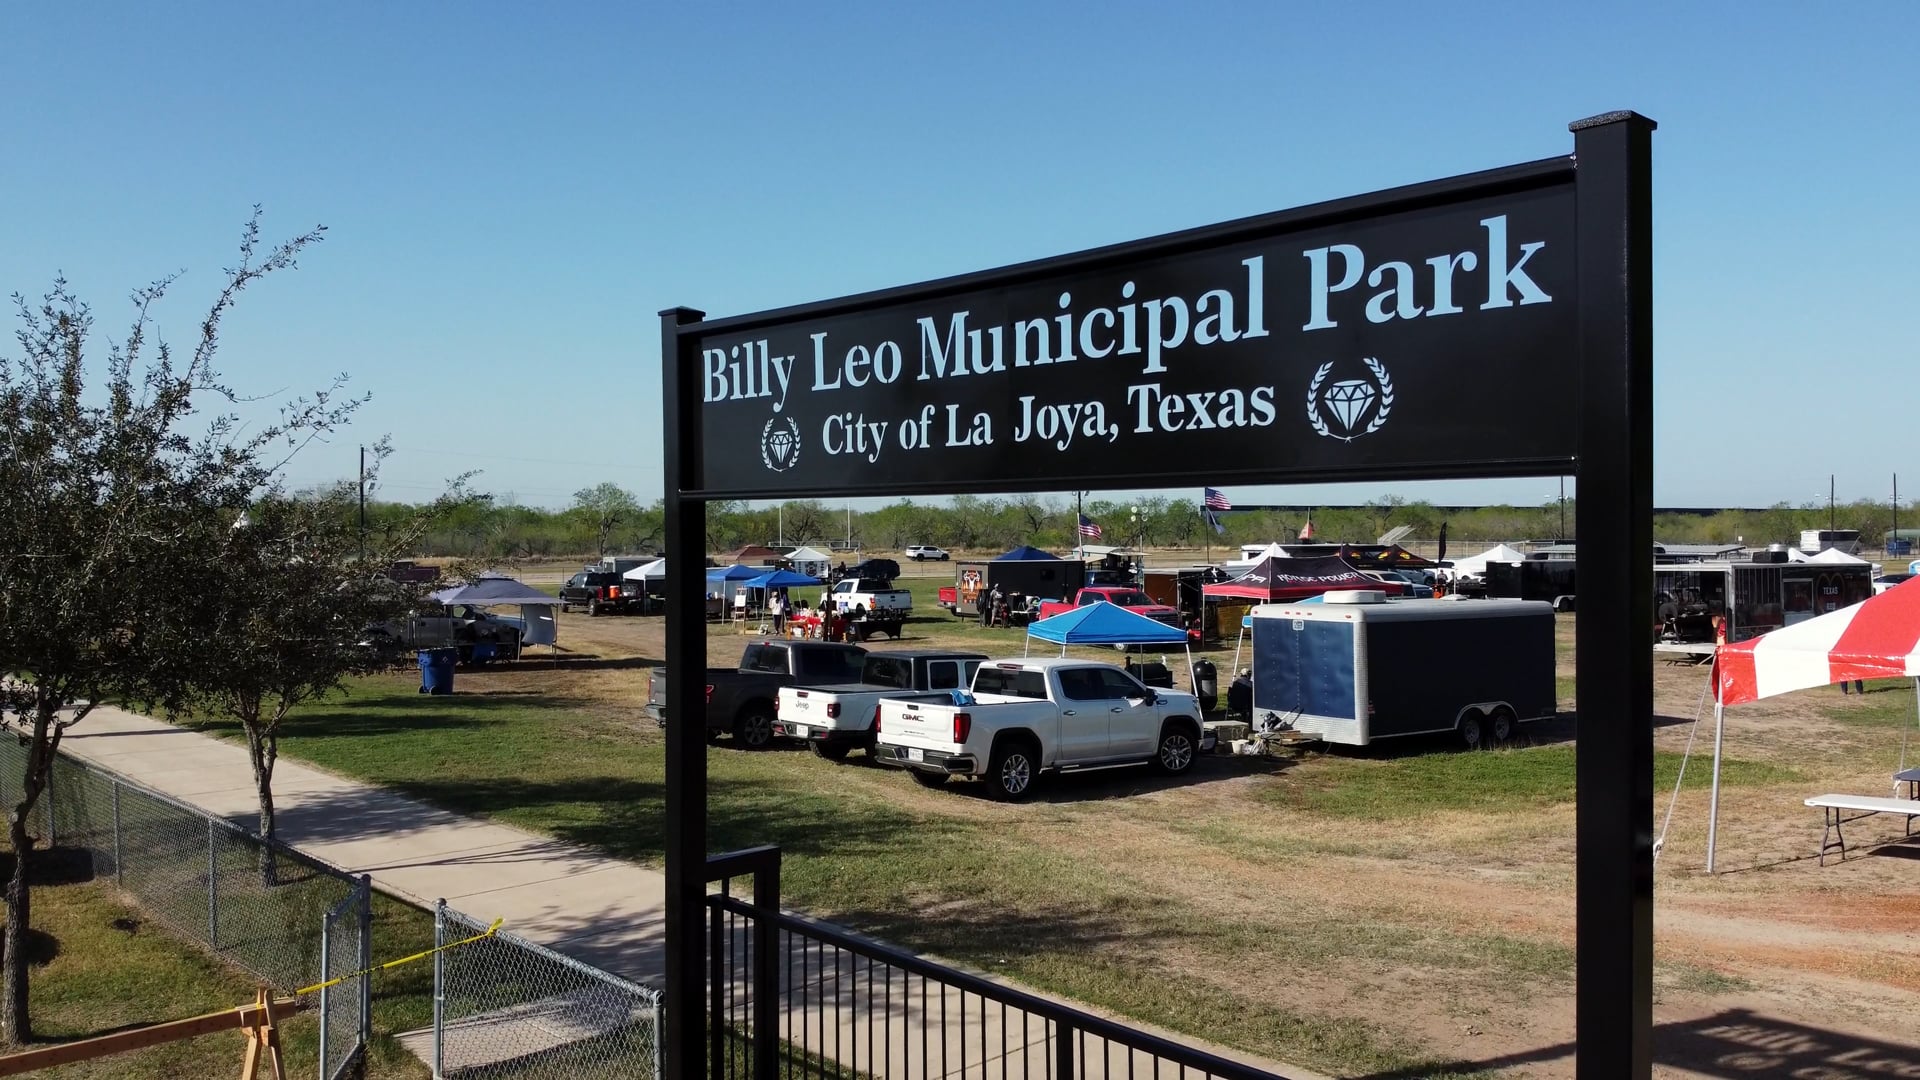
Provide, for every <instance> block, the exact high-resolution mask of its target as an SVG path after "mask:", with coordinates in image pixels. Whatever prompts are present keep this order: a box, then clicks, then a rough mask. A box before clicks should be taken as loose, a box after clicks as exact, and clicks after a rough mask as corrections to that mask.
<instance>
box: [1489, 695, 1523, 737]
mask: <svg viewBox="0 0 1920 1080" xmlns="http://www.w3.org/2000/svg"><path fill="white" fill-rule="evenodd" d="M1487 727H1488V729H1489V731H1490V732H1491V733H1492V735H1493V742H1494V745H1495V746H1504V745H1506V744H1507V743H1509V742H1511V741H1513V738H1514V736H1516V735H1518V734H1520V718H1519V717H1517V716H1515V715H1513V710H1512V709H1509V708H1507V707H1506V706H1505V705H1502V706H1500V707H1499V708H1497V709H1495V710H1493V712H1492V713H1491V714H1489V716H1488V724H1487Z"/></svg>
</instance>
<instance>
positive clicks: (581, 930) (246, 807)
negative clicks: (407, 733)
mask: <svg viewBox="0 0 1920 1080" xmlns="http://www.w3.org/2000/svg"><path fill="white" fill-rule="evenodd" d="M60 748H61V750H63V751H65V752H66V753H68V754H71V755H73V756H74V757H76V758H80V759H83V760H86V761H90V762H93V763H95V764H98V765H101V766H103V767H105V768H108V769H112V770H113V771H115V772H117V773H119V774H120V775H122V776H125V777H127V778H128V779H130V780H134V781H137V782H139V783H142V784H145V785H146V786H148V787H150V788H153V789H154V790H156V791H159V792H162V793H163V794H167V795H171V796H173V797H174V798H176V799H179V800H180V801H182V802H185V803H190V804H192V805H194V806H197V807H200V808H201V809H202V810H205V811H207V812H209V813H212V814H217V815H219V816H221V817H225V818H228V819H230V820H232V821H235V822H237V823H240V824H243V825H246V826H248V827H252V826H254V825H255V824H256V823H257V821H256V819H257V817H258V814H259V803H258V801H257V799H256V796H255V794H254V790H253V771H252V768H251V767H250V766H249V765H248V763H247V751H246V747H244V746H241V745H239V744H237V743H230V742H223V741H221V740H219V739H214V738H210V737H208V736H205V735H201V734H198V733H196V732H192V731H187V730H184V729H182V728H177V727H174V726H172V725H170V724H165V723H161V722H160V721H157V720H151V719H148V718H147V717H144V716H137V715H135V714H133V713H129V712H126V711H124V710H121V709H115V708H109V707H106V706H101V707H99V708H96V709H94V711H93V712H92V713H90V714H89V715H88V716H87V718H86V719H85V720H84V721H82V722H81V723H80V724H79V725H78V726H77V727H75V728H74V729H73V730H72V731H70V732H68V733H67V735H66V736H65V737H64V738H63V739H61V741H60ZM273 795H274V805H275V806H276V808H277V809H278V811H279V813H278V821H277V831H278V832H279V836H280V839H281V840H282V841H284V842H285V843H287V844H289V845H291V846H293V847H296V848H299V849H300V850H301V851H305V852H307V853H309V854H311V855H315V856H317V857H319V858H322V859H325V860H326V861H328V862H330V863H333V864H334V865H335V866H338V867H340V868H341V869H343V870H348V871H351V872H352V873H355V874H369V875H371V876H372V878H373V883H374V887H375V888H378V889H380V890H381V891H383V892H387V893H392V894H394V895H397V896H401V897H405V898H408V899H411V900H413V901H415V902H416V903H419V904H422V905H424V906H427V907H431V906H432V905H433V901H434V900H435V899H438V898H445V899H446V901H447V903H448V904H449V905H450V906H452V907H454V908H457V909H459V910H460V911H462V912H465V913H466V914H468V915H471V916H473V917H475V918H477V919H480V920H482V921H492V920H494V919H505V920H506V925H505V929H506V930H508V931H510V932H512V933H514V934H516V935H518V936H520V937H523V938H527V939H528V940H531V941H536V942H539V943H540V944H542V945H545V946H547V947H549V948H552V949H555V950H556V951H559V952H563V953H566V954H567V955H569V956H572V957H575V958H577V959H579V960H582V961H584V962H586V963H588V964H592V965H594V966H595V967H599V968H604V969H605V970H607V971H610V972H613V973H615V974H617V975H620V976H623V977H625V978H628V979H632V980H634V981H636V982H657V980H658V976H659V975H660V973H661V971H662V967H663V965H662V961H663V959H664V957H663V952H664V944H663V939H662V937H661V934H662V932H663V930H664V927H665V924H666V878H665V877H664V876H663V875H661V874H660V873H659V872H658V871H654V870H649V869H647V868H646V867H643V866H636V865H634V864H633V863H628V862H622V861H620V860H618V859H611V858H608V857H607V856H605V855H602V854H599V853H597V852H593V851H589V850H587V849H584V848H579V847H574V846H572V845H569V844H563V843H561V842H560V841H557V840H554V839H552V838H550V837H545V836H537V835H535V834H533V833H529V832H523V831H521V830H519V829H515V828H512V827H510V826H507V825H499V824H495V823H493V822H488V821H483V820H479V819H476V818H470V817H465V816H462V815H460V814H452V813H448V812H447V811H445V810H438V809H435V808H433V807H431V806H427V805H426V804H424V803H419V802H415V801H413V800H412V799H408V798H405V797H403V796H400V795H395V794H393V793H391V792H388V791H385V790H383V789H381V788H377V787H373V786H370V785H367V784H362V783H359V782H357V781H353V780H346V779H342V778H340V777H337V776H334V775H332V774H331V773H325V772H322V771H320V770H319V769H315V768H312V767H311V766H307V765H303V764H301V763H300V762H297V761H292V760H289V759H288V758H286V757H285V756H282V757H281V758H280V760H279V762H278V763H277V764H276V766H275V768H274V777H273Z"/></svg>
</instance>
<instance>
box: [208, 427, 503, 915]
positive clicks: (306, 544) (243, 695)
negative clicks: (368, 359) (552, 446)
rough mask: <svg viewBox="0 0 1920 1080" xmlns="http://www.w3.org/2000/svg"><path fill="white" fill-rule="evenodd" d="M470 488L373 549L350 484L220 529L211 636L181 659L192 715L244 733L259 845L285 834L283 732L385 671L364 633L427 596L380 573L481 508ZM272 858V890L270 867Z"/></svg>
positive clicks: (374, 473)
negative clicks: (302, 710) (277, 790)
mask: <svg viewBox="0 0 1920 1080" xmlns="http://www.w3.org/2000/svg"><path fill="white" fill-rule="evenodd" d="M386 453H387V449H386V446H385V444H384V442H383V443H382V444H381V445H380V446H379V447H377V448H376V453H375V459H374V464H373V466H372V468H371V469H370V474H371V477H372V479H373V480H374V482H375V483H377V481H378V470H379V463H380V461H381V460H383V459H384V458H385V456H386ZM466 480H467V477H461V478H459V479H456V480H455V481H453V483H452V484H451V486H450V487H449V490H448V491H447V493H446V494H445V495H443V496H442V497H441V498H439V499H437V500H435V501H434V502H432V503H429V504H427V505H424V506H417V507H413V508H411V511H410V513H409V514H408V516H407V517H406V519H405V520H404V522H403V523H402V524H401V525H400V526H399V527H397V528H389V529H387V530H385V531H384V533H383V535H382V536H381V537H380V538H379V541H378V542H376V543H372V544H371V546H369V540H370V539H371V538H368V537H363V536H362V535H361V533H360V529H359V527H358V523H357V521H356V519H355V516H354V513H353V511H354V510H355V508H356V505H357V502H358V498H359V492H358V491H357V490H356V489H355V488H354V487H353V486H352V485H348V484H339V485H335V486H333V487H331V488H329V489H326V490H323V491H320V492H316V493H311V494H308V495H305V496H302V497H294V498H288V497H284V496H281V495H279V494H278V493H270V494H268V495H267V496H266V497H264V498H261V499H258V500H256V501H255V502H254V503H253V504H252V505H251V506H249V507H248V508H247V509H246V511H245V512H244V513H243V514H242V515H240V516H239V517H237V518H235V520H234V521H233V523H232V525H231V526H229V527H227V528H226V529H223V530H219V534H220V535H218V536H217V538H216V539H215V541H214V544H213V545H211V546H213V547H215V548H217V550H218V551H219V555H220V557H219V558H218V559H217V560H215V561H214V562H213V564H212V565H211V566H209V567H206V568H205V569H204V570H203V573H202V576H201V578H200V580H201V582H202V587H201V589H200V592H199V603H198V605H197V608H198V610H197V612H196V618H195V623H196V625H198V626H199V627H201V628H202V630H201V632H200V634H199V635H197V637H196V639H195V641H194V642H193V647H192V648H191V649H188V650H182V651H181V652H179V653H177V654H176V657H177V658H178V659H179V660H181V661H183V662H184V663H185V670H184V671H183V672H182V674H181V676H180V679H179V681H180V682H181V683H183V684H185V685H186V686H188V687H189V688H190V689H191V697H190V701H191V703H192V704H193V705H195V706H200V707H207V708H210V709H211V710H212V711H213V712H214V713H216V714H218V715H221V716H225V717H228V718H230V719H232V720H235V721H237V722H239V724H240V727H241V730H242V731H243V732H244V733H245V734H246V737H247V757H248V761H249V763H250V765H251V766H252V772H253V783H254V790H255V793H256V795H257V798H258V803H259V822H260V827H259V832H260V835H261V836H263V837H267V838H268V839H272V838H273V837H274V836H275V835H276V832H275V822H274V805H273V770H274V764H275V762H276V761H277V760H278V759H279V754H280V725H281V722H282V721H284V720H285V719H286V717H287V714H288V712H290V711H291V710H292V709H294V708H295V707H297V706H299V705H303V704H305V703H307V702H310V701H314V700H318V699H320V698H324V697H326V696H327V695H328V694H331V693H333V692H334V691H336V690H339V689H340V687H341V686H342V684H343V683H344V681H345V680H346V678H347V676H349V675H353V674H356V673H362V672H366V671H370V670H372V669H373V668H374V666H375V665H376V664H377V663H378V662H379V660H380V658H378V657H376V656H375V655H373V653H372V652H371V651H370V650H369V649H367V648H364V647H362V645H361V644H360V642H361V639H362V637H363V631H364V630H365V629H366V628H367V627H368V626H370V625H372V624H376V623H379V622H383V621H385V620H387V619H390V618H394V617H398V616H400V615H403V614H404V613H406V612H407V611H409V610H411V609H413V608H414V607H415V606H416V605H417V604H419V603H420V602H421V601H422V600H424V599H425V597H424V595H423V594H424V592H425V590H426V588H427V586H424V585H415V584H402V583H399V582H395V581H392V580H390V579H389V578H388V577H387V576H386V575H385V574H384V573H383V571H384V570H385V568H387V567H388V566H390V565H392V563H393V562H394V561H395V560H397V559H399V558H400V557H402V556H404V555H406V554H408V553H409V552H411V551H412V550H413V548H414V547H415V546H416V545H417V544H418V542H419V540H420V538H421V537H423V536H425V535H426V533H427V532H428V531H429V530H430V529H431V528H432V527H433V526H434V525H435V524H437V523H438V522H440V521H443V520H444V519H446V518H447V517H448V516H449V515H451V514H452V513H453V512H454V511H455V510H458V509H462V508H470V507H473V506H477V505H483V504H484V500H483V499H481V498H480V497H477V496H472V495H469V494H468V493H467V491H466V488H465V484H466ZM263 859H264V860H265V861H263V865H262V869H263V871H264V872H265V873H266V874H267V879H268V882H269V883H270V884H271V882H272V874H273V864H272V861H271V859H270V858H267V857H266V856H265V855H264V854H263Z"/></svg>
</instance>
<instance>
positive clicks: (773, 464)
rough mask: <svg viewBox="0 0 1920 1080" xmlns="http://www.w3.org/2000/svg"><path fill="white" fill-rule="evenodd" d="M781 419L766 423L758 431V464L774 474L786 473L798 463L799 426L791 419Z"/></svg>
mask: <svg viewBox="0 0 1920 1080" xmlns="http://www.w3.org/2000/svg"><path fill="white" fill-rule="evenodd" d="M781 419H782V418H781V417H778V416H776V417H774V418H773V419H771V420H769V421H767V426H766V427H764V428H761V429H760V463H761V464H763V465H765V466H766V467H767V468H769V469H772V470H773V471H774V472H786V471H787V470H788V469H791V468H793V467H794V466H795V465H796V464H798V463H799V461H800V425H799V424H796V423H794V421H793V417H791V416H789V417H786V418H785V420H786V423H785V424H784V425H783V424H782V423H781Z"/></svg>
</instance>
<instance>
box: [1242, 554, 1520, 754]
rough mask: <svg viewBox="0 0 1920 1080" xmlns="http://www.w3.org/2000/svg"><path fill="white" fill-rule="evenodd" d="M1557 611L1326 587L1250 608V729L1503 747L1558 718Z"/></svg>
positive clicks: (1337, 738) (1362, 740) (1364, 740)
mask: <svg viewBox="0 0 1920 1080" xmlns="http://www.w3.org/2000/svg"><path fill="white" fill-rule="evenodd" d="M1556 704H1557V702H1556V695H1555V690H1554V655H1553V608H1552V606H1550V605H1548V604H1545V603H1540V602H1537V601H1530V600H1486V601H1457V602H1456V601H1448V600H1385V599H1382V598H1380V597H1379V594H1377V593H1364V592H1360V593H1329V594H1327V596H1326V597H1325V598H1324V599H1323V600H1321V601H1319V602H1316V603H1312V604H1261V605H1260V606H1258V607H1256V608H1254V609H1253V725H1254V727H1255V728H1256V729H1261V728H1266V727H1272V726H1275V725H1277V724H1287V725H1291V726H1292V727H1293V728H1294V729H1296V730H1298V731H1304V732H1308V733H1310V734H1314V735H1318V736H1320V737H1321V738H1323V739H1325V740H1326V741H1328V742H1330V743H1340V744H1344V745H1348V746H1365V745H1367V744H1368V743H1370V742H1373V741H1374V740H1376V739H1385V738H1391V737H1394V736H1398V735H1422V734H1433V733H1438V732H1455V733H1457V734H1458V735H1459V736H1460V737H1461V739H1462V740H1463V741H1464V742H1466V743H1467V744H1468V745H1470V746H1480V745H1484V744H1487V743H1493V742H1504V741H1506V740H1507V739H1510V738H1512V737H1513V735H1514V734H1515V732H1516V731H1518V729H1519V725H1520V724H1522V723H1525V722H1527V721H1529V720H1541V719H1545V718H1547V717H1550V716H1553V715H1554V712H1555V707H1556Z"/></svg>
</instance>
